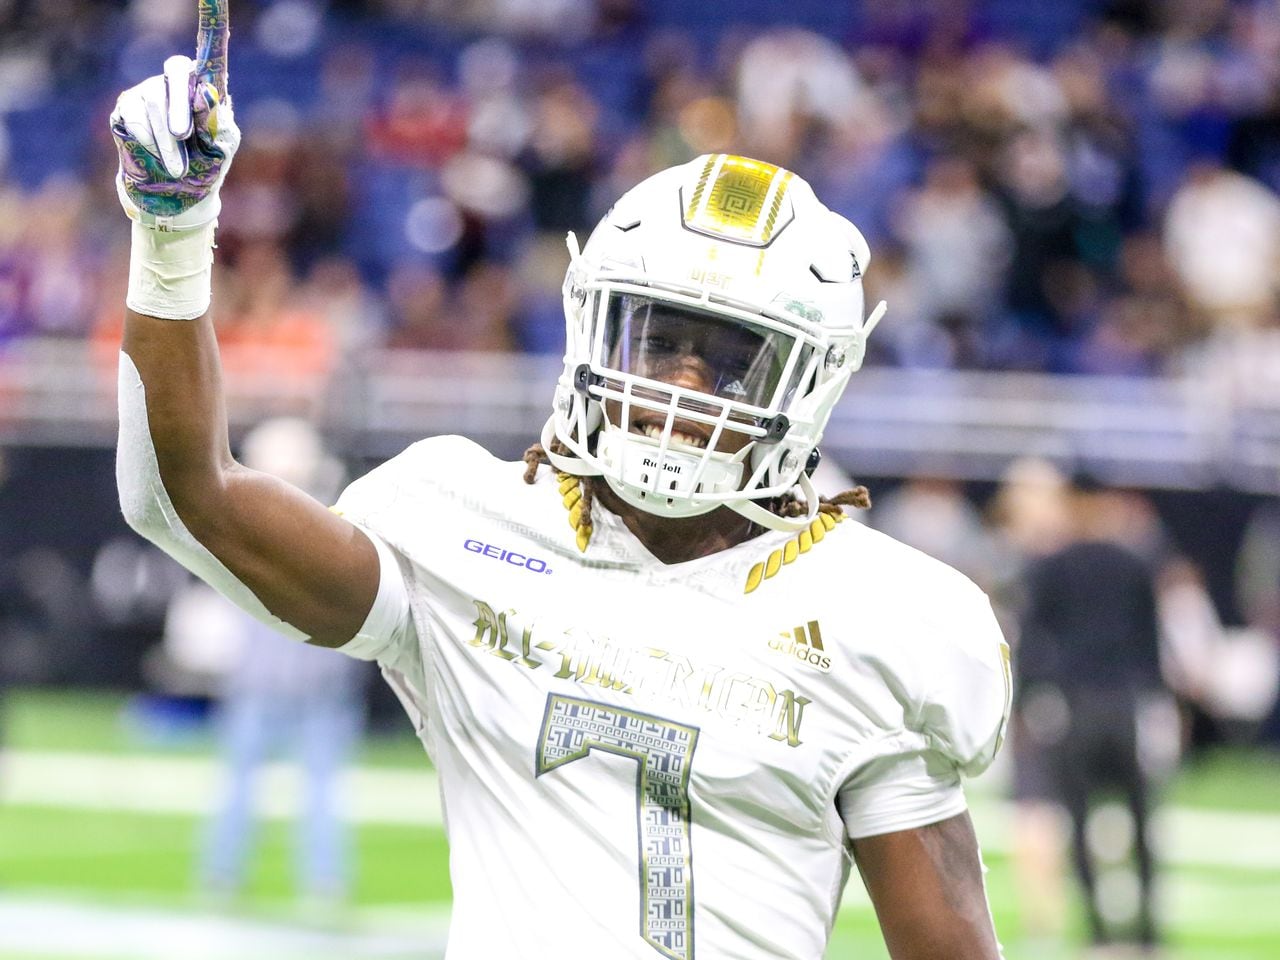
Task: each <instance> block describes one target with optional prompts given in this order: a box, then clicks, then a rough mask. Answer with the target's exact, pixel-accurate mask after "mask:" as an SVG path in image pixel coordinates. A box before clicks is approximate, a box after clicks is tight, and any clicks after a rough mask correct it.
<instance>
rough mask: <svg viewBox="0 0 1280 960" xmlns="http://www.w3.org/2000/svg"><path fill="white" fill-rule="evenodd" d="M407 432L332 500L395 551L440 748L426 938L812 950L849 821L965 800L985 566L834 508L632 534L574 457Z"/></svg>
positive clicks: (1002, 709)
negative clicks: (975, 577)
mask: <svg viewBox="0 0 1280 960" xmlns="http://www.w3.org/2000/svg"><path fill="white" fill-rule="evenodd" d="M524 469H525V467H524V464H522V463H505V462H502V461H499V460H497V459H495V458H493V457H492V456H490V455H489V454H488V453H486V452H485V451H484V450H482V449H481V448H480V447H478V446H476V445H475V444H473V443H471V442H470V441H467V440H464V439H461V438H458V437H439V438H435V439H430V440H425V441H423V442H421V443H418V444H415V445H414V446H413V447H411V448H409V449H408V450H407V451H406V452H404V453H403V454H401V455H400V456H399V457H397V458H395V459H394V460H392V461H390V462H388V463H387V464H385V465H383V466H382V467H380V468H378V469H376V470H374V471H373V472H371V473H370V474H369V475H367V476H365V477H363V478H362V479H360V480H358V481H356V482H355V483H354V484H352V485H351V486H350V487H349V488H348V489H347V491H346V492H345V493H344V494H343V496H342V498H341V499H340V501H339V503H338V505H337V507H336V508H335V509H337V510H338V511H339V512H340V513H342V514H343V515H344V516H346V517H348V518H349V519H351V520H352V521H353V522H355V523H356V524H358V525H359V526H361V527H362V528H364V529H366V530H368V531H369V532H370V533H372V534H374V535H375V536H377V537H379V538H381V539H382V540H383V541H385V543H386V544H388V545H389V546H390V547H391V549H392V550H393V551H394V553H395V555H396V558H397V560H398V561H399V564H400V567H401V571H402V573H403V575H404V579H405V582H406V586H407V590H408V596H409V608H410V614H409V616H408V617H407V618H406V620H405V621H404V622H403V623H401V625H400V626H399V627H398V628H397V629H396V630H395V631H393V632H392V633H389V634H388V636H387V637H386V645H385V646H384V647H383V648H382V649H381V650H380V651H378V652H377V654H376V655H377V659H378V660H379V662H380V663H381V664H382V665H383V671H384V674H385V675H386V677H387V679H388V680H389V681H390V682H391V684H392V685H393V686H394V688H395V689H396V691H397V693H398V694H399V695H400V698H401V699H402V701H403V702H404V705H405V707H406V709H407V710H408V712H409V714H410V716H411V717H412V719H413V721H414V723H415V725H416V728H417V732H418V735H419V736H420V737H421V739H422V741H423V743H424V745H425V746H426V748H427V751H428V753H429V754H430V755H431V758H432V760H433V761H434V762H435V764H436V766H437V768H438V770H439V777H440V785H441V791H442V794H443V806H444V811H445V821H446V824H445V825H446V829H447V831H448V836H449V842H450V848H451V855H450V869H451V874H452V879H453V887H454V897H455V899H454V905H453V919H452V927H451V932H450V938H449V948H448V953H447V956H448V957H449V958H451V960H492V958H495V957H503V958H513V960H514V958H529V960H545V958H547V957H563V958H584V960H585V958H590V960H598V958H601V957H610V958H622V957H628V958H637V960H653V958H654V957H656V956H664V957H671V958H682V960H693V958H696V957H702V958H707V960H710V958H716V960H720V958H731V957H732V958H753V960H754V958H759V960H765V958H768V960H778V958H804V960H816V958H819V957H821V956H822V954H823V951H824V949H825V946H826V941H827V938H828V935H829V933H830V930H831V925H832V923H833V921H834V918H835V912H836V907H837V905H838V902H839V898H840V894H841V891H842V888H843V886H844V883H845V880H846V878H847V876H848V873H849V868H850V863H851V860H850V857H849V855H848V849H849V841H850V838H857V837H862V836H870V835H873V834H879V833H886V832H890V831H894V830H901V829H907V828H911V827H916V826H921V825H924V824H927V823H932V822H935V821H937V820H941V819H944V818H946V817H949V816H952V815H954V814H957V813H960V812H961V811H963V810H964V808H965V803H964V796H963V793H962V791H961V788H960V774H961V772H965V773H970V774H972V773H977V772H980V771H981V770H983V769H984V768H985V767H986V766H987V764H988V763H989V762H990V761H991V758H992V756H993V755H994V754H995V752H996V750H997V749H998V748H999V745H1000V740H1001V737H1002V733H1003V727H1004V722H1005V717H1006V714H1007V710H1008V704H1009V674H1008V660H1007V655H1008V649H1007V647H1005V646H1004V643H1003V640H1002V639H1001V636H1000V631H999V628H998V627H997V625H996V622H995V619H994V617H993V616H992V613H991V608H990V605H989V604H988V602H987V599H986V597H985V596H984V595H983V593H982V592H981V591H980V590H979V589H978V588H977V587H975V586H974V585H973V584H972V583H971V582H970V581H968V580H967V579H965V578H964V577H963V576H961V575H960V574H958V573H956V572H955V571H954V570H952V569H950V568H949V567H946V566H944V565H943V564H941V563H939V562H937V561H934V560H932V559H930V558H928V557H926V556H925V555H923V554H921V553H919V552H917V551H915V550H913V549H911V548H909V547H906V546H904V545H902V544H900V543H898V542H896V541H893V540H891V539H889V538H888V537H885V536H883V535H882V534H879V533H876V532H875V531H873V530H870V529H868V528H866V527H864V526H862V525H860V524H857V523H847V522H846V523H840V522H836V521H835V520H834V519H833V518H826V519H825V520H823V519H821V518H820V519H819V520H818V521H815V523H814V524H813V525H812V527H811V529H810V530H809V531H806V532H804V533H801V534H798V535H797V534H788V533H779V532H768V533H765V534H764V535H762V536H760V537H758V538H756V539H754V540H751V541H749V542H747V543H743V544H740V545H739V546H736V547H734V548H732V549H729V550H726V551H722V552H720V553H716V554H714V555H712V556H708V557H704V558H701V559H698V560H692V561H689V562H687V563H679V564H671V565H667V564H664V563H662V562H660V561H658V560H657V559H655V558H654V557H653V556H652V555H651V554H650V553H649V552H648V551H647V550H646V549H645V548H644V547H643V546H642V545H641V544H640V542H639V541H638V540H637V539H636V538H635V537H634V536H633V535H632V534H631V533H630V532H629V531H628V530H627V529H626V528H625V526H623V524H622V523H621V521H620V520H619V518H618V517H616V516H615V515H613V514H611V513H610V512H609V511H607V510H605V509H603V508H602V507H600V506H598V505H597V506H596V507H595V509H594V511H593V520H594V524H595V527H594V532H593V533H592V534H591V536H590V540H589V542H588V543H587V544H586V549H585V550H581V549H580V547H579V537H578V534H577V531H576V530H575V527H574V526H573V524H572V522H571V510H570V509H569V508H570V507H571V506H572V504H573V502H574V500H575V499H576V497H577V493H578V487H577V485H578V482H579V481H578V479H577V478H575V477H567V476H557V475H556V474H555V473H554V472H553V471H551V470H549V469H548V468H546V467H543V468H541V470H540V471H539V477H538V481H537V482H536V483H534V484H532V485H530V484H526V483H525V482H524V481H523V479H522V473H523V471H524Z"/></svg>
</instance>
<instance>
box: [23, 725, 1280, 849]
mask: <svg viewBox="0 0 1280 960" xmlns="http://www.w3.org/2000/svg"><path fill="white" fill-rule="evenodd" d="M220 769H221V768H220V765H219V763H218V761H217V760H216V759H214V758H209V757H163V756H142V755H129V754H125V755H109V754H96V753H73V752H62V751H28V750H13V751H8V752H7V753H4V754H0V803H5V804H13V805H20V806H30V807H49V808H60V809H83V810H99V811H122V812H138V813H154V814H185V815H190V816H204V815H206V814H208V813H209V812H210V811H211V810H212V809H213V807H214V804H215V802H216V800H217V797H218V794H219V792H220V790H221V783H222V780H221V772H220ZM343 791H344V795H345V804H344V806H345V810H346V816H347V818H348V819H349V820H351V821H352V822H355V823H368V824H387V825H397V826H427V827H438V826H440V824H441V812H440V794H439V789H438V784H437V781H436V775H435V771H433V770H432V769H431V768H430V767H428V766H426V764H425V762H424V764H423V767H422V769H420V770H395V769H379V768H369V767H361V768H357V769H354V770H351V771H348V772H347V774H346V775H345V777H344V781H343ZM258 796H259V800H260V802H261V808H262V811H263V813H264V815H265V816H267V817H269V818H287V817H291V816H293V814H294V813H295V811H296V810H297V809H298V799H299V796H300V790H299V780H298V776H297V771H296V769H295V768H293V767H291V766H290V765H288V764H278V763H277V764H271V765H269V766H268V767H267V768H266V769H265V770H264V772H263V777H262V780H261V782H260V784H259V790H258ZM1011 813H1012V808H1011V806H1010V804H1008V803H1007V802H1004V801H1001V800H998V799H995V798H993V797H991V796H989V795H985V794H982V793H976V794H975V796H974V797H973V816H974V820H975V821H976V822H977V825H978V835H979V836H980V837H981V838H982V842H983V847H984V848H985V849H986V850H988V851H991V852H993V853H1007V852H1008V850H1009V822H1010V816H1011ZM1156 835H1157V842H1158V844H1159V846H1160V849H1161V856H1162V859H1163V860H1164V861H1165V862H1167V863H1170V864H1173V865H1183V866H1221V867H1234V868H1242V869H1248V870H1259V871H1274V872H1276V873H1277V874H1280V810H1278V811H1277V813H1276V814H1265V813H1239V812H1231V811H1216V810H1202V809H1192V808H1187V807H1174V808H1166V809H1164V810H1163V811H1162V812H1161V814H1160V816H1159V819H1158V822H1157V825H1156ZM0 855H2V852H0Z"/></svg>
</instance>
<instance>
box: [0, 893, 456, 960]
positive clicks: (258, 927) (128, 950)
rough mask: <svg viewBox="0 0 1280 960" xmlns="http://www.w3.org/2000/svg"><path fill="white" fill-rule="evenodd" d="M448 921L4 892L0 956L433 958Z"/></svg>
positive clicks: (436, 914)
mask: <svg viewBox="0 0 1280 960" xmlns="http://www.w3.org/2000/svg"><path fill="white" fill-rule="evenodd" d="M362 919H363V918H362ZM365 925H366V924H364V923H363V922H362V926H365ZM447 926H448V911H447V909H446V910H443V911H441V910H439V909H437V910H434V911H433V910H432V909H430V908H428V907H423V908H421V910H420V912H419V916H418V922H415V923H414V924H413V926H412V927H405V926H400V927H398V928H397V929H396V931H395V932H382V931H379V932H376V933H373V932H364V931H357V930H326V929H322V928H318V927H308V926H303V925H296V924H289V923H285V922H271V921H264V920H253V919H247V918H241V917H227V916H219V915H217V914H208V913H184V912H180V911H172V910H159V909H155V908H147V907H132V906H120V905H115V904H111V905H108V904H92V903H75V902H68V901H59V900H51V899H40V898H34V897H14V896H4V897H0V956H2V955H3V954H4V953H6V952H12V953H21V954H24V955H29V956H33V957H46V956H47V957H59V958H72V957H75V958H85V960H172V958H173V957H176V956H181V957H183V958H184V960H351V958H352V957H362V958H365V957H367V958H370V960H432V958H437V957H439V956H440V955H441V954H442V952H443V950H444V942H445V932H446V929H447Z"/></svg>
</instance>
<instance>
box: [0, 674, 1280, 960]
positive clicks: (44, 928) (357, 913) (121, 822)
mask: <svg viewBox="0 0 1280 960" xmlns="http://www.w3.org/2000/svg"><path fill="white" fill-rule="evenodd" d="M0 716H2V717H3V720H2V721H0V730H3V731H4V738H5V743H6V746H7V747H8V757H9V763H8V764H6V766H5V767H3V768H0V798H3V799H4V801H5V802H4V803H3V804H0V958H2V960H72V958H76V960H84V958H89V957H93V958H111V960H151V957H153V956H155V957H157V958H158V957H162V956H175V955H177V954H175V953H173V952H172V946H171V944H168V943H166V944H165V945H161V946H155V947H153V946H151V945H152V944H156V943H159V942H160V941H161V940H165V938H169V940H172V941H174V942H195V943H198V944H200V945H201V946H200V949H199V950H197V951H195V952H190V951H188V952H186V953H185V954H183V955H186V956H199V957H202V958H208V960H213V958H221V957H226V958H231V957H235V958H236V960H252V958H253V957H256V956H263V957H271V958H272V960H287V958H288V957H291V956H295V955H296V956H299V957H303V956H305V957H308V958H309V960H328V958H330V957H332V958H334V960H337V958H339V957H347V958H349V960H357V958H359V957H364V956H369V957H375V956H376V957H385V958H400V957H404V958H408V957H419V958H423V960H425V958H429V957H435V956H438V953H439V947H440V944H441V943H442V938H443V935H444V929H445V926H446V924H447V910H448V902H449V884H448V877H447V853H446V849H445V844H444V840H443V836H442V834H441V830H440V828H439V826H438V815H436V814H433V813H432V812H431V811H432V804H431V796H430V795H431V794H432V793H433V792H434V791H433V782H432V780H431V776H432V775H431V773H430V770H429V768H428V765H427V763H426V761H425V758H424V757H423V756H422V754H421V751H420V749H419V748H418V746H417V743H416V741H414V740H413V738H412V737H411V736H408V735H407V734H405V735H398V736H386V737H380V738H377V739H376V740H374V741H372V742H371V743H370V745H369V746H368V748H367V749H366V751H365V754H364V756H363V757H362V759H361V763H360V769H359V771H358V773H357V774H356V777H355V782H356V786H357V788H358V789H357V791H356V792H357V795H358V796H359V795H360V790H364V791H365V794H368V796H366V797H365V799H369V800H370V801H371V802H370V803H367V804H357V808H356V810H357V813H356V815H357V817H358V826H357V828H356V845H357V852H358V877H357V884H356V889H355V896H354V903H353V904H352V905H351V906H350V907H349V908H345V909H342V910H334V909H332V908H324V909H318V908H317V907H316V906H315V905H301V906H299V905H295V904H294V903H293V901H292V897H291V876H290V872H291V846H290V837H289V833H288V830H287V825H286V823H284V822H282V821H280V820H271V821H269V822H267V823H266V824H265V825H264V827H263V830H262V844H261V851H260V856H259V857H258V859H257V861H256V865H255V869H254V873H253V877H252V883H251V885H250V888H249V890H248V892H247V894H246V896H245V898H244V899H243V901H241V902H238V903H235V904H218V905H212V904H209V903H206V902H203V901H201V899H200V898H199V896H198V894H197V892H196V891H195V890H194V888H193V885H192V881H191V877H192V872H193V863H194V859H195V851H196V849H197V846H198V843H199V826H200V823H201V820H202V816H201V813H200V805H199V802H198V801H200V799H201V797H200V791H201V789H203V788H202V787H201V786H200V784H201V783H202V782H203V781H202V779H201V778H202V777H204V778H206V779H207V778H209V777H214V776H216V768H215V765H214V763H213V762H212V761H211V760H210V754H211V744H210V742H209V740H208V737H207V735H205V734H202V733H201V732H199V731H194V732H192V731H188V732H186V733H184V734H183V735H181V736H169V737H164V738H157V736H156V735H155V731H154V730H147V729H141V728H140V727H139V725H138V724H136V723H132V722H131V721H130V713H129V711H127V710H126V709H125V708H124V700H123V698H121V697H118V696H110V695H87V694H71V693H57V694H51V693H21V694H10V695H9V696H8V697H7V698H6V699H5V701H4V702H3V713H2V714H0ZM147 778H155V779H154V782H152V781H148V780H147ZM388 778H392V779H388ZM176 781H180V782H181V783H182V784H187V785H188V786H189V788H188V789H186V791H185V792H184V791H183V790H175V789H174V788H175V785H176V783H175V782H176ZM210 782H212V781H210ZM191 784H194V785H195V786H193V787H191V786H190V785H191ZM193 790H194V791H195V794H196V795H195V796H192V795H191V794H192V791H193ZM388 793H396V794H405V795H407V797H406V798H404V799H406V800H407V802H402V803H400V804H399V805H391V806H388V805H387V804H386V803H384V802H381V801H385V800H386V799H387V797H386V795H387V794H388ZM972 795H973V807H974V816H975V820H976V821H977V823H978V826H979V831H980V834H981V835H982V837H983V840H984V845H985V848H986V860H987V863H988V865H989V867H990V875H989V878H988V884H989V889H990V894H991V900H992V904H993V908H994V910H995V913H996V921H997V926H998V929H999V930H1000V933H1001V937H1002V940H1003V941H1004V942H1005V944H1006V953H1007V955H1008V956H1009V957H1010V958H1016V957H1028V958H1033V960H1034V958H1041V960H1059V958H1061V960H1066V958H1074V957H1076V956H1079V955H1080V952H1079V949H1078V948H1077V947H1076V946H1075V945H1074V944H1071V943H1068V944H1041V943H1036V944H1033V943H1028V942H1026V941H1025V940H1024V938H1023V937H1022V935H1021V930H1020V924H1019V916H1018V910H1017V899H1016V895H1015V889H1014V882H1013V878H1012V876H1011V872H1010V869H1009V863H1008V858H1007V855H1006V851H1007V849H1008V846H1007V824H1006V820H1007V807H1006V806H1005V805H1004V804H1003V802H1002V801H1001V799H1000V796H999V784H998V783H989V784H978V785H977V786H976V788H975V789H974V790H973V791H972ZM418 796H421V797H422V801H421V804H420V808H421V816H419V807H418V806H416V805H415V804H416V803H417V800H416V798H417V797H418ZM152 801H155V802H154V803H153V802H152ZM1168 804H1169V811H1170V812H1169V819H1168V830H1167V832H1168V833H1169V842H1168V843H1167V851H1166V852H1167V857H1166V859H1167V861H1168V864H1169V865H1168V867H1167V869H1166V872H1165V874H1164V881H1163V886H1162V891H1163V893H1162V902H1163V911H1162V913H1163V917H1164V919H1165V922H1166V926H1167V929H1168V930H1169V934H1170V938H1171V941H1172V942H1171V947H1170V950H1169V951H1168V954H1167V955H1168V956H1169V957H1170V958H1176V960H1192V958H1195V960H1202V958H1203V960H1274V958H1277V957H1280V758H1278V757H1275V756H1263V755H1257V754H1242V753H1225V754H1219V755H1215V756H1213V757H1211V758H1208V759H1206V760H1203V761H1201V762H1198V763H1197V764H1196V765H1194V766H1192V767H1191V768H1189V769H1187V770H1186V771H1184V773H1183V774H1182V775H1181V776H1180V778H1179V779H1178V780H1177V781H1176V782H1175V783H1174V784H1172V785H1171V788H1170V790H1169V797H1168ZM853 884H854V885H855V886H856V884H857V881H856V879H855V880H854V881H853ZM1075 929H1076V930H1077V934H1076V935H1077V936H1078V929H1079V923H1078V920H1077V922H1076V924H1075ZM24 930H25V931H26V932H25V933H24V932H23V931H24ZM111 931H116V932H114V933H112V932H111ZM885 956H886V954H885V951H884V948H883V946H882V945H881V944H880V939H879V934H878V932H877V929H876V925H875V918H874V915H873V914H872V912H871V909H870V906H869V905H868V904H867V902H866V899H865V896H864V895H863V894H862V893H861V891H860V889H852V888H851V890H850V893H849V894H848V895H847V896H846V903H845V905H844V906H843V907H842V910H841V913H840V916H839V920H838V923H837V927H836V931H835V935H834V937H833V941H832V947H831V949H830V951H829V953H828V957H830V958H845V957H848V958H858V960H879V958H883V957H885Z"/></svg>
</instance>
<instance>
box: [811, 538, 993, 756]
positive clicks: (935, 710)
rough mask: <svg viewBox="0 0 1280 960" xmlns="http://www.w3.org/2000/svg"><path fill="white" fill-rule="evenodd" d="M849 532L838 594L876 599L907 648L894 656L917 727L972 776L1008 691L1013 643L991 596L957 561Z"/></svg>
mask: <svg viewBox="0 0 1280 960" xmlns="http://www.w3.org/2000/svg"><path fill="white" fill-rule="evenodd" d="M851 532H852V533H853V534H854V536H850V537H847V538H845V539H846V540H847V541H848V543H847V544H846V546H845V547H844V551H845V552H844V554H843V557H841V558H839V559H840V566H842V567H844V569H845V573H844V587H843V589H842V591H841V592H839V593H838V594H836V595H839V596H851V595H861V596H865V597H869V598H874V601H873V602H874V603H875V604H876V605H877V606H878V607H879V609H880V611H881V613H880V617H879V618H878V619H879V622H880V623H881V624H886V623H888V624H892V632H893V634H894V637H895V643H896V644H898V645H899V646H900V648H901V649H899V650H896V651H894V652H893V653H891V654H890V655H889V657H888V659H889V660H890V661H891V662H892V663H893V664H894V666H893V668H892V669H894V672H896V673H898V680H899V681H900V682H901V684H902V689H903V690H904V694H905V696H906V698H907V699H908V700H909V701H911V707H910V709H909V712H910V713H911V714H912V721H911V725H912V726H913V727H917V728H918V729H920V730H921V731H922V732H923V733H924V734H925V735H926V736H927V737H928V739H929V741H930V743H931V745H932V746H933V747H934V748H935V749H937V750H939V751H941V752H942V753H943V754H944V755H946V756H947V757H948V758H950V759H951V760H952V762H954V763H955V764H956V766H957V767H959V768H960V769H961V770H962V771H964V772H965V773H967V774H969V775H976V774H978V773H981V772H982V771H983V770H984V769H986V767H987V766H988V765H989V764H990V763H991V760H992V759H993V758H994V756H995V754H996V752H997V751H998V750H999V748H1000V745H1001V743H1002V741H1003V738H1004V730H1005V723H1006V721H1007V719H1008V713H1009V705H1010V700H1011V695H1012V681H1011V676H1010V664H1009V646H1008V644H1007V643H1006V642H1005V640H1004V636H1003V634H1002V632H1001V629H1000V625H999V624H998V623H997V621H996V618H995V614H994V613H993V611H992V609H991V603H990V601H989V600H988V599H987V595H986V594H985V593H984V592H983V591H982V589H981V588H979V587H978V585H977V584H975V583H974V582H973V581H972V580H970V579H969V578H968V577H966V576H965V575H964V574H963V573H961V572H960V571H958V570H956V569H955V568H954V567H951V566H950V565H948V564H946V563H943V562H942V561H941V560H938V559H936V558H934V557H931V556H929V555H928V554H926V553H924V552H922V551H920V550H917V549H915V548H914V547H911V546H908V545H907V544H904V543H902V542H900V541H898V540H895V539H894V538H892V537H890V536H888V535H887V534H884V533H880V532H879V531H876V530H874V529H871V528H869V527H859V528H855V529H854V530H853V531H851Z"/></svg>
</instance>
